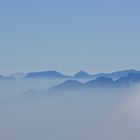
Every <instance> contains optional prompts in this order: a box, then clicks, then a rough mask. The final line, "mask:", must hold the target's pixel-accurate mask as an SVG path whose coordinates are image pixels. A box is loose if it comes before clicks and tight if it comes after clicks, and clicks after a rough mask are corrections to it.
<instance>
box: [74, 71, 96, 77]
mask: <svg viewBox="0 0 140 140" xmlns="http://www.w3.org/2000/svg"><path fill="white" fill-rule="evenodd" d="M92 77H93V75H92V74H88V73H86V72H85V71H79V72H78V73H76V74H75V75H74V76H73V78H74V79H90V78H92Z"/></svg>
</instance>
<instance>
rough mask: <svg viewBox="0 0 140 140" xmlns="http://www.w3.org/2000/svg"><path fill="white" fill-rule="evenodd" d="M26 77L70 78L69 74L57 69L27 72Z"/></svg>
mask: <svg viewBox="0 0 140 140" xmlns="http://www.w3.org/2000/svg"><path fill="white" fill-rule="evenodd" d="M26 78H70V76H68V75H64V74H62V73H60V72H57V71H40V72H32V73H27V74H26Z"/></svg>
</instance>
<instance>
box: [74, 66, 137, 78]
mask: <svg viewBox="0 0 140 140" xmlns="http://www.w3.org/2000/svg"><path fill="white" fill-rule="evenodd" d="M137 73H140V71H137V70H133V69H130V70H124V71H116V72H112V73H97V74H89V73H87V72H84V71H79V72H78V73H76V74H75V75H74V76H73V79H77V80H78V79H89V80H90V79H97V78H99V77H109V78H112V79H114V80H116V79H119V78H121V77H126V76H128V75H129V74H137Z"/></svg>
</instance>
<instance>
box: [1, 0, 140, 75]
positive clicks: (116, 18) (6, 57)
mask: <svg viewBox="0 0 140 140" xmlns="http://www.w3.org/2000/svg"><path fill="white" fill-rule="evenodd" d="M139 5H140V1H138V0H71V1H66V0H47V1H45V0H38V1H37V0H24V1H23V0H22V1H20V0H12V1H11V0H1V1H0V65H1V67H0V73H15V72H26V71H40V70H58V71H62V72H64V73H74V72H76V71H78V70H81V69H83V70H86V71H88V72H103V71H106V72H107V71H115V70H122V69H131V68H135V69H140V63H139V58H140V57H139V55H140V26H139V25H140V14H139V13H140V8H139Z"/></svg>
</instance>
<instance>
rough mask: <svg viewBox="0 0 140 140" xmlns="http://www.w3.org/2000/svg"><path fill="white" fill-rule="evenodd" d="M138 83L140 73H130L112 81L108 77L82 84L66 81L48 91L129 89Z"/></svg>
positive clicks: (75, 81) (139, 81)
mask: <svg viewBox="0 0 140 140" xmlns="http://www.w3.org/2000/svg"><path fill="white" fill-rule="evenodd" d="M138 83H140V73H131V74H128V75H127V76H125V77H121V78H119V79H117V80H113V79H111V78H109V77H105V76H101V77H99V78H96V79H95V80H90V81H88V82H85V83H82V82H79V81H77V80H67V81H65V82H63V83H61V84H59V85H57V86H54V87H52V88H51V89H50V90H53V91H58V90H75V89H104V88H122V87H131V86H133V85H135V84H138Z"/></svg>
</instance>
